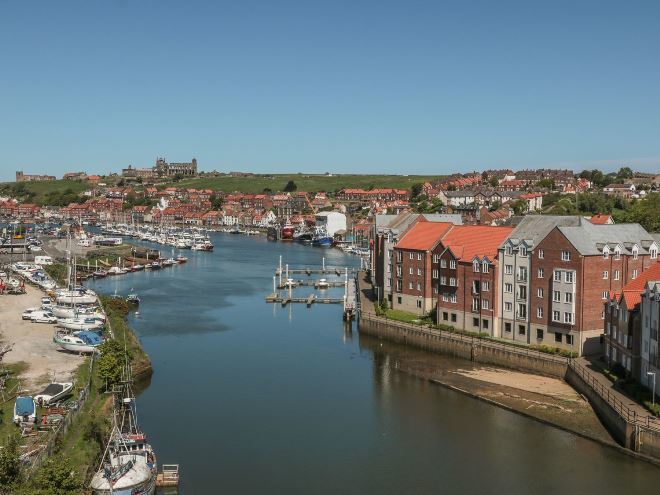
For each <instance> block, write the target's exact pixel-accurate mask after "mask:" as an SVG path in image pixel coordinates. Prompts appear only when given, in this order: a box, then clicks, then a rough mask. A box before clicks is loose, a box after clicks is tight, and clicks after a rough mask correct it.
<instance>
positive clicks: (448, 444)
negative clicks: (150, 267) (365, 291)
mask: <svg viewBox="0 0 660 495" xmlns="http://www.w3.org/2000/svg"><path fill="white" fill-rule="evenodd" d="M214 243H215V245H216V250H215V252H213V253H196V252H190V251H188V252H186V253H185V255H186V256H188V258H189V261H188V263H187V264H185V265H181V266H176V267H173V268H169V269H164V270H161V271H158V272H154V273H148V272H144V273H136V274H128V275H125V276H123V277H118V278H108V279H106V280H102V281H98V282H96V283H95V284H92V285H93V286H94V287H95V288H96V289H98V290H100V291H102V292H108V293H111V292H114V291H115V289H116V290H117V291H118V292H119V293H120V294H126V293H127V292H128V291H129V289H131V288H134V289H135V290H136V291H137V292H138V293H139V294H140V297H141V298H142V305H141V307H140V312H141V315H140V316H139V317H131V325H132V326H133V327H134V328H135V329H136V331H137V332H138V334H139V335H140V338H141V340H142V342H143V344H144V347H145V349H146V351H147V352H148V353H149V355H150V356H151V358H152V361H153V367H154V375H153V379H152V381H151V385H150V386H149V387H148V388H147V390H146V391H144V392H143V393H142V395H141V396H140V398H139V400H138V412H139V414H140V421H141V425H142V427H143V429H144V430H145V431H146V432H147V433H148V434H149V436H150V438H151V442H152V444H153V445H154V447H155V448H156V450H157V452H158V456H159V461H160V462H161V463H179V464H180V465H181V471H182V481H183V482H182V486H181V490H180V493H182V494H186V495H189V494H207V493H208V494H213V493H227V494H264V493H271V494H280V493H281V494H326V493H327V494H333V495H335V494H337V493H341V494H365V493H379V494H408V493H410V494H426V493H428V494H431V493H441V492H442V493H466V494H467V493H469V494H479V493H503V492H506V493H508V494H529V493H548V494H553V493H597V492H600V493H650V492H651V490H653V489H657V486H658V485H657V484H658V481H660V470H658V469H657V468H654V467H652V466H649V465H647V464H645V463H642V462H639V461H634V460H632V459H630V458H628V457H627V456H625V455H622V454H619V453H618V452H615V451H613V450H612V449H608V448H604V447H601V446H599V445H597V444H595V443H592V442H590V441H587V440H583V439H580V438H577V437H575V436H573V435H570V434H567V433H564V432H562V431H559V430H556V429H554V428H550V427H547V426H544V425H541V424H539V423H537V422H535V421H532V420H528V419H526V418H522V417H520V416H517V415H515V414H512V413H509V412H507V411H503V410H501V409H498V408H495V407H492V406H489V405H487V404H484V403H481V402H479V401H476V400H473V399H470V398H467V397H465V396H463V395H460V394H456V393H453V392H451V391H448V390H446V389H444V388H442V387H439V386H435V385H433V384H430V383H428V382H426V381H423V380H420V379H417V378H414V377H411V376H409V375H406V374H404V373H401V372H397V371H395V370H393V369H391V368H390V366H388V356H387V354H385V353H383V352H382V351H381V350H380V346H379V344H378V342H377V341H375V340H374V339H371V338H368V337H364V336H363V337H360V336H359V335H358V333H357V332H356V331H355V330H353V331H352V332H351V331H350V330H348V329H346V328H345V327H344V325H343V322H342V319H341V309H340V307H339V306H338V305H327V306H323V305H319V306H317V307H314V308H311V309H307V308H306V307H305V306H304V305H296V306H294V307H292V308H281V307H279V306H276V305H269V304H266V303H265V302H264V295H265V294H266V293H269V292H271V290H272V275H273V270H274V268H275V266H276V264H277V260H278V255H279V254H283V255H284V258H285V260H287V261H289V262H290V263H291V264H292V265H294V264H295V265H298V266H313V265H320V263H321V258H322V256H326V262H327V263H328V265H356V264H357V261H358V260H356V258H354V257H349V256H344V255H343V254H342V253H341V252H339V251H337V250H324V249H318V248H312V247H306V246H300V245H297V244H286V243H280V244H273V243H269V242H267V241H266V240H265V239H260V238H259V239H257V238H246V237H243V236H235V235H227V234H218V235H217V236H216V237H215V239H214ZM164 253H165V254H167V250H165V251H164ZM311 290H312V289H311V288H300V289H298V291H300V293H302V294H305V295H307V294H309V292H311ZM328 292H330V293H339V292H338V291H337V290H334V291H333V290H330V291H328ZM438 359H442V357H438Z"/></svg>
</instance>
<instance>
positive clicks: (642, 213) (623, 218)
mask: <svg viewBox="0 0 660 495" xmlns="http://www.w3.org/2000/svg"><path fill="white" fill-rule="evenodd" d="M658 211H660V194H658V193H654V194H649V195H648V197H647V198H646V199H642V200H640V201H635V202H634V203H632V204H631V205H630V207H629V208H628V210H626V211H624V212H622V213H619V214H617V215H615V217H614V218H615V220H616V221H617V222H631V223H639V224H640V225H641V226H642V227H644V228H645V229H646V230H648V231H649V232H660V215H658Z"/></svg>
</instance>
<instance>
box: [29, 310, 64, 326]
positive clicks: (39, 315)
mask: <svg viewBox="0 0 660 495" xmlns="http://www.w3.org/2000/svg"><path fill="white" fill-rule="evenodd" d="M30 319H31V320H32V322H33V323H57V318H56V317H55V315H54V314H53V313H51V312H50V311H35V312H33V313H32V316H31V317H30Z"/></svg>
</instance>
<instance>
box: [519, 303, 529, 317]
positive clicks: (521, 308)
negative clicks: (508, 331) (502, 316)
mask: <svg viewBox="0 0 660 495" xmlns="http://www.w3.org/2000/svg"><path fill="white" fill-rule="evenodd" d="M517 316H518V318H527V306H526V305H525V304H522V303H521V304H518V315H517Z"/></svg>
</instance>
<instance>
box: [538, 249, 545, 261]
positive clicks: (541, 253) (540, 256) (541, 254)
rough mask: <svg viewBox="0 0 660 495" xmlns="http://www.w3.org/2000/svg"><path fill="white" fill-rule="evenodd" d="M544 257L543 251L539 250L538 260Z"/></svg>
mask: <svg viewBox="0 0 660 495" xmlns="http://www.w3.org/2000/svg"><path fill="white" fill-rule="evenodd" d="M544 256H545V254H544V253H543V249H539V259H540V260H542V259H543V257H544Z"/></svg>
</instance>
